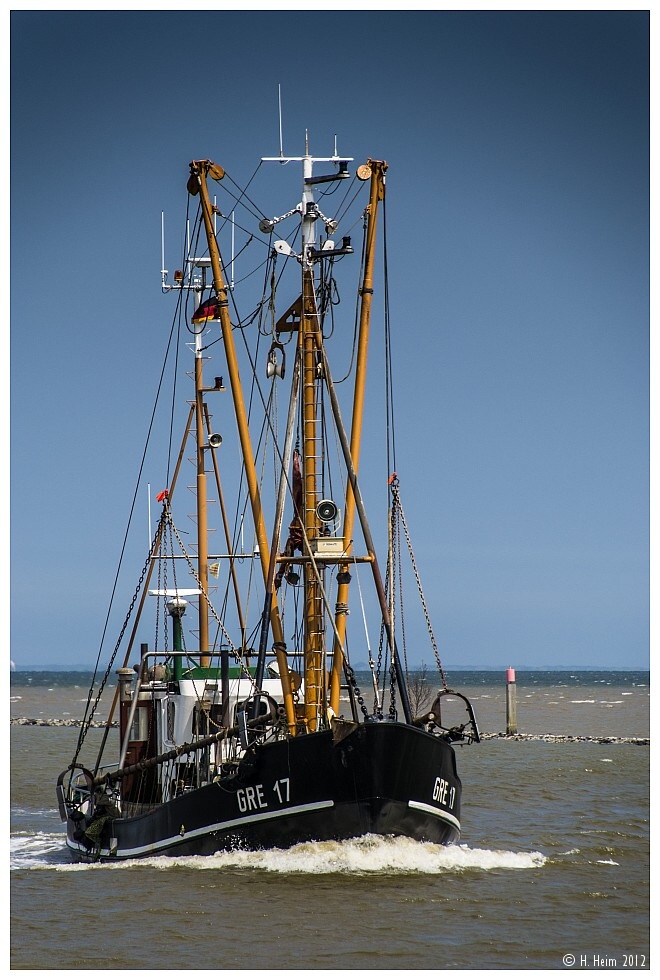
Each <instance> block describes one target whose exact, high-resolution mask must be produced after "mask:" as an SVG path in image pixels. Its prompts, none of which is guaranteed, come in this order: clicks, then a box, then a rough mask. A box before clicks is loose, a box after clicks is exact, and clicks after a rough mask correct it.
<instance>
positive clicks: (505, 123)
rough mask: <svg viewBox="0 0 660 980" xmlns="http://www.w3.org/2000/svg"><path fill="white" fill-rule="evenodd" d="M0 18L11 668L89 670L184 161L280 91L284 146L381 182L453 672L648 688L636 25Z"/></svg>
mask: <svg viewBox="0 0 660 980" xmlns="http://www.w3.org/2000/svg"><path fill="white" fill-rule="evenodd" d="M11 27H12V34H11V81H12V99H11V206H12V212H11V235H12V237H11V249H12V254H11V275H12V279H11V286H12V309H11V384H12V415H11V436H12V468H11V492H12V498H11V538H12V552H11V614H12V653H11V657H12V660H13V661H14V662H15V664H16V666H17V667H18V668H20V667H21V666H23V665H29V664H49V663H58V664H67V663H89V662H92V661H93V659H94V657H95V655H96V651H97V648H98V643H99V637H100V632H101V629H102V624H103V619H104V616H105V611H106V607H107V602H108V598H109V594H110V588H111V585H112V579H113V575H114V569H115V564H116V559H117V556H118V552H119V546H120V537H121V534H122V532H123V529H124V525H125V519H126V514H127V509H128V506H129V503H130V497H131V493H132V488H133V483H134V478H135V473H136V470H137V464H138V462H139V458H140V452H141V447H142V444H143V440H144V435H145V431H146V418H145V412H148V411H149V409H150V406H151V402H152V398H153V393H154V390H155V381H156V377H155V369H156V367H157V366H158V365H159V363H160V357H161V352H162V349H163V342H162V341H163V336H164V334H165V332H166V330H167V329H168V326H169V322H170V319H171V315H172V310H171V304H170V303H169V302H168V301H167V300H165V299H164V298H163V297H162V295H161V293H160V286H159V269H160V213H161V210H162V209H165V210H166V212H167V213H168V214H171V215H172V216H173V218H176V219H177V220H178V218H179V215H180V213H181V209H182V207H183V206H184V205H183V202H184V186H185V180H186V174H187V164H188V162H189V161H190V160H191V159H193V158H199V157H205V156H208V157H210V158H211V159H214V160H216V161H218V162H220V163H222V164H223V165H224V166H225V167H226V168H227V169H228V170H229V171H230V172H231V173H232V174H240V175H241V176H242V177H244V178H247V177H249V175H250V174H251V173H252V171H253V170H254V168H255V166H256V164H257V162H258V160H259V158H260V157H261V156H264V155H274V154H275V153H277V152H278V149H279V135H278V120H277V85H278V83H280V84H281V85H282V97H283V105H284V140H285V150H286V151H287V152H289V153H300V152H302V148H303V139H304V132H305V129H306V128H307V129H309V131H310V140H311V149H312V151H313V152H314V153H316V154H317V155H320V154H325V153H328V154H329V153H330V152H331V151H332V148H333V141H334V136H335V134H337V139H338V145H339V150H340V152H341V153H345V154H347V155H350V156H353V157H355V158H356V160H358V161H359V160H361V159H362V158H365V159H366V158H367V157H369V156H371V157H374V158H381V159H386V160H387V161H388V163H389V171H388V232H389V249H390V255H389V258H390V272H391V277H392V281H391V283H390V292H391V299H392V322H393V330H394V332H395V336H396V338H397V340H396V343H397V345H398V346H397V350H396V365H395V367H396V371H397V375H398V378H399V380H400V382H401V391H400V394H399V395H398V405H397V408H398V422H397V425H398V432H397V438H398V446H399V460H398V468H399V470H400V476H401V478H402V481H403V483H402V485H403V486H404V487H406V489H407V494H406V502H405V507H406V516H407V519H408V523H409V524H410V525H412V528H413V532H414V533H415V536H416V539H417V542H418V546H417V558H418V561H419V563H420V566H421V568H422V575H423V580H424V585H425V591H426V594H427V598H428V600H429V605H430V607H431V613H432V616H433V621H434V624H435V629H436V633H437V635H438V638H439V643H440V647H441V653H442V656H443V660H445V661H446V662H448V663H451V664H465V665H485V666H489V665H490V666H493V667H499V666H502V665H506V664H509V663H511V664H513V665H521V664H525V665H534V666H539V667H541V666H544V665H562V664H563V665H582V666H598V667H605V668H618V667H621V668H631V667H636V668H645V667H647V666H648V660H649V631H648V614H649V599H648V552H649V548H648V533H649V532H648V505H649V497H648V476H649V473H648V440H649V425H648V398H649V374H648V372H649V363H648V353H649V351H648V348H649V241H648V239H649V212H648V207H649V199H648V194H649V133H648V111H649V104H648V14H647V12H644V11H639V12H634V11H631V12H615V11H611V12H610V11H593V12H570V11H556V12H534V11H531V12H529V11H528V12H525V11H521V12H498V11H494V12H485V11H474V12H471V11H463V12H460V11H459V12H442V11H437V12H434V11H429V12H420V11H413V12H410V13H407V12H402V11H395V12H390V13H387V12H384V11H375V12H374V13H373V14H370V13H368V12H363V11H360V12H348V11H346V12H336V11H329V10H327V11H321V12H318V13H314V14H310V13H308V12H306V11H305V12H304V13H303V12H297V11H286V12H283V13H273V12H266V11H255V12H228V13H224V12H220V11H211V12H208V13H202V12H200V11H191V12H168V11H154V12H129V11H102V12H91V11H65V12H57V11H54V12H50V11H18V12H14V13H13V14H12V17H11ZM293 203H295V202H293ZM293 203H292V205H291V206H293ZM283 210H284V209H283ZM273 213H276V210H274V211H273ZM169 264H170V267H171V268H173V267H174V265H173V262H172V261H170V263H169ZM152 355H153V357H154V358H155V360H154V362H153V363H152V362H151V360H150V357H151V356H152ZM424 445H426V446H428V447H429V451H428V452H423V451H422V447H423V446H424ZM415 486H417V487H418V488H419V489H418V492H417V493H415V492H414V491H413V489H412V488H413V487H415ZM145 542H146V532H145Z"/></svg>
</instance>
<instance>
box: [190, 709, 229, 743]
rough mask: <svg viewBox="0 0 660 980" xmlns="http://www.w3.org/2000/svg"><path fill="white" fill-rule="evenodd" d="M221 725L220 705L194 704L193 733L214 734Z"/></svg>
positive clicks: (201, 734)
mask: <svg viewBox="0 0 660 980" xmlns="http://www.w3.org/2000/svg"><path fill="white" fill-rule="evenodd" d="M221 727H222V705H221V704H211V705H206V706H204V707H202V706H201V705H199V704H196V705H195V711H194V714H193V735H198V736H205V735H215V733H216V732H217V731H218V729H219V728H221Z"/></svg>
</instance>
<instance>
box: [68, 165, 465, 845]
mask: <svg viewBox="0 0 660 980" xmlns="http://www.w3.org/2000/svg"><path fill="white" fill-rule="evenodd" d="M274 164H278V165H280V167H281V165H283V164H295V165H296V166H297V168H298V167H299V168H300V169H301V170H302V196H301V197H300V199H299V202H298V203H296V204H294V206H293V207H290V209H289V210H288V211H286V212H285V213H284V214H282V215H281V216H280V217H269V216H268V213H264V212H263V211H262V210H261V209H260V208H259V207H257V205H255V204H254V203H253V201H252V197H253V196H254V194H253V192H252V190H250V194H249V195H248V189H247V188H241V187H240V185H239V184H237V183H235V182H234V181H233V179H232V178H230V177H229V175H228V174H225V171H224V169H223V168H222V167H221V166H219V165H218V164H215V163H213V162H211V161H210V160H206V159H203V160H195V161H193V162H192V163H191V164H190V172H189V176H188V180H187V192H188V195H189V196H188V206H189V209H190V215H191V217H187V218H186V224H185V229H184V231H183V232H182V241H184V245H183V246H182V252H183V257H182V261H181V268H180V270H178V271H177V272H176V273H175V274H174V276H173V280H172V281H170V279H169V272H168V271H167V270H166V269H165V268H164V265H165V260H164V257H163V263H162V264H163V268H162V270H161V280H162V282H161V285H162V291H163V293H165V294H166V295H173V296H175V297H176V299H177V309H176V313H175V316H174V322H173V325H172V330H171V333H170V337H169V339H168V344H167V350H166V354H165V359H166V366H167V361H168V358H169V361H170V362H172V375H173V382H172V388H173V390H175V389H176V390H178V389H179V388H180V387H181V382H180V381H179V382H178V387H177V379H176V371H177V366H178V363H179V355H178V350H179V346H181V347H183V346H184V345H187V346H188V348H189V349H190V351H191V354H192V357H191V362H192V363H191V365H190V368H189V369H188V370H189V372H190V374H189V376H192V379H193V383H192V385H191V386H190V388H189V390H188V392H187V395H188V414H187V420H186V421H185V422H184V424H183V439H182V442H181V446H180V451H179V454H178V457H177V456H176V455H174V454H173V453H172V451H171V446H172V441H171V440H170V443H169V446H170V449H169V450H168V452H169V455H168V458H167V459H166V460H165V462H164V468H163V474H164V477H163V485H162V488H159V490H158V493H154V495H153V497H154V501H153V503H154V505H155V506H156V505H157V506H156V510H157V512H158V513H159V518H158V523H157V526H156V527H155V531H154V533H153V535H152V536H151V539H150V545H149V548H148V553H147V554H146V557H145V560H144V563H143V565H142V568H141V571H140V573H139V575H138V577H137V585H136V587H135V589H134V591H133V593H132V596H131V599H130V602H129V604H128V612H127V613H126V616H125V619H124V621H123V625H122V627H121V630H120V632H119V637H118V639H117V642H116V644H115V646H114V650H113V652H112V654H111V656H109V657H108V661H107V665H106V666H105V667H101V658H100V656H99V661H98V664H97V671H96V675H95V682H94V684H93V686H92V688H91V689H90V695H89V700H88V704H87V708H86V711H85V716H84V718H83V719H82V723H81V726H80V729H79V736H78V740H77V744H76V747H75V752H74V755H73V759H72V761H71V764H70V765H69V766H68V768H67V769H66V770H65V771H64V772H63V773H61V775H60V776H59V778H58V780H57V798H58V803H59V810H60V815H61V817H62V820H63V821H65V822H66V843H67V846H68V848H69V849H70V851H71V852H72V853H73V855H74V856H75V857H76V858H77V859H80V860H86V861H121V860H126V859H134V858H142V857H147V856H155V855H171V856H177V855H193V854H194V855H209V854H212V853H214V852H217V851H220V850H228V849H235V848H247V849H253V848H271V847H278V848H283V847H288V846H291V845H294V844H297V843H300V842H306V841H324V840H346V839H351V838H356V837H361V836H364V835H367V834H377V835H401V836H406V837H409V838H413V839H415V840H419V841H431V842H436V843H440V844H443V843H451V842H454V841H457V840H458V839H459V837H460V826H461V825H460V803H461V782H460V779H459V776H458V773H457V768H456V758H455V746H456V744H468V743H470V742H472V741H478V740H479V733H478V729H477V724H476V720H475V717H474V712H473V710H472V707H471V705H470V703H469V700H468V699H467V698H466V697H465V696H463V695H462V694H459V693H458V692H456V691H453V690H451V688H450V687H449V686H448V683H447V680H446V677H445V673H444V670H443V667H442V664H441V661H440V657H439V654H438V649H437V644H436V642H435V638H434V636H433V630H432V628H431V624H430V619H429V615H428V610H427V605H426V602H425V599H424V594H423V591H422V588H421V577H420V575H419V570H418V568H417V565H416V563H415V558H414V553H413V550H412V545H411V543H410V535H409V532H408V526H407V524H406V520H405V515H404V511H403V506H402V501H401V496H402V490H401V482H400V477H399V476H397V474H396V472H395V470H394V467H393V465H392V464H393V460H394V446H393V431H394V426H393V424H392V415H391V413H392V405H393V401H392V397H391V386H392V383H393V380H392V371H391V363H390V361H389V354H388V353H387V352H386V354H385V364H386V369H385V372H384V374H385V393H384V407H383V409H382V410H381V411H380V412H378V413H377V415H379V416H380V418H379V419H378V420H377V421H379V422H380V423H382V425H381V429H382V430H384V431H385V436H384V437H383V455H384V457H385V459H384V462H383V464H382V470H381V471H380V472H379V471H378V468H377V467H376V465H375V464H374V463H373V462H372V459H371V455H373V453H370V458H369V460H368V463H367V462H364V461H363V463H362V465H361V456H362V457H363V458H364V457H365V455H366V453H364V452H362V439H361V435H362V430H363V417H364V415H365V405H366V404H367V402H369V404H376V399H375V398H374V397H373V396H372V395H371V394H369V397H367V356H368V353H369V346H370V345H369V334H370V324H371V318H372V308H373V306H374V298H375V297H377V298H378V302H379V305H380V306H381V307H382V309H383V310H384V319H385V323H386V329H385V331H384V336H385V338H386V341H387V342H389V318H388V315H387V311H388V298H387V294H386V285H385V286H383V285H381V286H380V287H379V286H378V285H377V283H376V275H375V268H376V256H377V254H379V250H378V249H377V244H376V240H377V235H376V232H377V227H378V223H379V212H380V211H381V209H383V208H384V205H385V185H386V179H385V176H386V171H387V164H386V163H385V162H384V161H379V160H368V161H367V162H366V163H364V164H362V165H360V166H358V167H357V168H354V167H353V160H352V159H350V158H347V157H340V156H339V155H338V154H337V152H336V147H335V152H334V154H332V155H331V156H327V157H313V156H312V155H311V154H310V153H309V152H308V148H307V147H306V151H305V154H304V155H302V156H300V157H285V156H284V155H283V154H280V156H279V157H273V158H263V159H262V161H261V163H260V164H259V168H262V167H266V168H267V167H270V168H271V173H272V172H273V169H272V168H273V165H274ZM259 168H258V169H259ZM299 172H300V170H298V173H299ZM280 173H284V170H283V168H282V169H281V170H280ZM288 173H290V169H289V170H288V171H287V175H288ZM212 187H213V188H214V191H213V194H214V196H213V197H212V190H211V188H212ZM298 193H300V190H299V185H298V190H297V191H296V197H297V196H298ZM218 194H220V195H223V194H224V197H222V199H221V200H219V199H218V198H217V197H216V196H215V195H218ZM295 200H296V198H294V201H295ZM225 201H227V202H229V204H226V203H224V202H225ZM288 203H289V204H291V203H292V202H291V201H289V202H288ZM195 209H196V212H197V213H196V216H195V217H194V218H193V217H192V212H193V210H195ZM330 210H331V214H329V215H326V213H325V212H326V211H330ZM270 213H272V212H270ZM384 223H385V222H384V221H382V219H381V224H384ZM356 226H357V227H359V228H361V232H362V243H361V245H360V248H359V250H356V249H354V246H353V245H352V239H351V236H350V235H349V230H352V228H353V227H356ZM342 228H346V229H348V230H347V231H346V232H344V231H340V230H341V229H342ZM283 232H288V234H286V236H285V234H284V233H283ZM339 232H340V233H341V237H339V235H338V233H339ZM240 236H243V244H241V242H240V240H239V246H240V247H237V244H236V238H237V237H239V239H240ZM221 247H222V252H221ZM251 253H254V258H250V257H249V256H250V255H251ZM381 254H382V255H383V256H384V257H385V258H386V254H387V253H386V249H381ZM163 255H164V248H163ZM239 258H240V269H241V272H242V273H243V274H242V275H241V276H239V275H238V273H237V271H236V270H237V269H238V266H239ZM344 270H345V271H347V272H349V273H352V277H353V279H354V281H355V285H354V287H353V292H352V297H353V300H354V302H353V303H352V304H349V305H351V309H350V311H349V313H348V316H347V317H346V318H345V319H344V320H342V319H341V318H340V316H339V305H340V304H339V298H340V291H339V285H338V281H339V273H340V272H342V271H344ZM249 273H254V274H253V275H250V274H249ZM257 276H258V280H257ZM239 280H241V281H242V282H243V283H244V284H245V285H246V288H247V290H248V299H247V303H248V306H247V307H246V308H240V307H239V298H238V293H239V287H238V282H239ZM255 281H258V283H259V287H258V289H256V292H255V293H253V294H252V295H251V296H250V294H249V289H250V288H253V287H250V283H254V282H255ZM383 282H384V283H385V284H386V282H387V278H386V268H385V269H384V274H383ZM342 288H343V287H342ZM347 295H351V294H348V293H347ZM172 338H175V340H173V339H172ZM173 346H175V347H176V351H177V354H176V356H173V355H172V348H173ZM332 347H334V348H336V350H337V356H338V359H339V361H340V364H341V372H342V378H341V380H339V379H338V376H336V375H335V374H333V371H332V367H331V361H330V349H331V348H332ZM216 355H219V358H218V360H219V363H220V367H219V368H218V369H217V373H216V374H215V375H214V377H213V380H212V381H211V382H210V383H208V382H207V381H206V380H205V378H204V367H205V362H206V361H207V360H209V359H210V358H211V357H212V356H214V357H215V356H216ZM287 362H288V363H287ZM164 370H165V369H164ZM285 386H286V387H285ZM347 392H348V394H347ZM349 412H350V426H349V427H347V426H346V425H345V423H344V416H345V415H348V413H349ZM171 414H172V413H171V411H170V408H169V406H168V418H169V416H170V415H171ZM182 421H183V420H182ZM221 431H222V433H223V435H220V432H221ZM369 431H370V432H371V433H373V431H374V430H373V428H370V430H369ZM234 435H235V438H236V444H237V450H236V451H234V450H233V449H231V448H230V446H229V443H230V440H233V437H234ZM373 443H374V440H373V437H372V438H371V439H370V446H369V448H370V450H371V449H372V448H373ZM176 445H178V443H177V442H175V443H174V448H175V449H176ZM187 453H188V455H189V456H190V459H188V457H187V455H186V454H187ZM191 464H192V466H191V477H190V481H191V482H190V486H189V489H191V490H192V492H193V494H192V495H193V499H194V501H195V508H194V510H195V514H194V520H193V528H194V532H193V535H192V537H193V539H194V540H195V545H194V546H190V545H189V544H188V543H187V542H188V541H190V539H191V535H188V537H186V533H185V532H184V530H183V528H182V521H183V520H184V519H185V520H186V521H187V517H186V516H185V511H186V508H187V506H189V503H188V501H189V499H190V494H188V501H186V500H184V499H181V502H180V503H179V498H182V497H183V496H185V494H184V495H182V494H180V493H177V484H178V483H179V482H183V480H185V476H183V475H182V471H183V470H185V467H186V466H190V465H191ZM367 465H368V473H366V474H365V468H366V467H367ZM193 472H194V474H195V477H194V481H193V479H192V473H193ZM363 476H368V483H369V486H370V487H371V488H373V487H374V486H376V487H377V488H381V489H380V495H381V497H382V498H383V500H385V499H387V504H386V506H384V507H383V511H384V514H383V516H382V518H381V524H382V527H383V529H384V533H383V537H384V538H385V542H384V547H383V549H382V550H383V552H384V555H381V556H379V555H378V553H377V549H376V545H375V542H374V538H373V536H372V530H371V526H370V523H369V521H368V519H367V507H366V504H365V499H364V496H363V491H362V483H363V479H362V477H363ZM180 478H181V479H180ZM184 490H185V488H184ZM158 508H160V509H159V510H158ZM213 523H216V524H217V525H218V527H217V528H214V527H212V526H211V525H212V524H213ZM404 538H405V545H403V546H402V540H403V539H404ZM406 545H407V551H408V555H407V556H406V558H407V560H409V563H410V567H411V568H412V573H408V575H409V580H411V581H413V580H414V585H415V589H414V591H416V593H417V595H416V597H415V598H416V599H417V600H418V607H419V610H420V616H421V621H422V623H423V625H424V626H425V628H426V629H425V630H420V631H419V632H418V633H416V634H414V635H415V637H416V639H415V648H414V649H412V648H411V646H410V642H411V641H410V639H408V637H410V636H412V635H413V632H412V630H411V627H410V625H409V623H410V620H409V619H408V618H407V617H408V614H407V613H406V618H405V620H404V613H403V608H404V607H403V601H402V590H403V580H404V577H405V576H404V574H403V573H402V571H401V569H402V559H403V557H404V554H403V553H404V552H405V551H406ZM381 562H383V565H382V567H383V568H384V573H383V571H381ZM370 596H372V597H373V598H370ZM351 605H352V608H351ZM188 607H192V609H193V610H194V613H193V615H191V614H190V612H187V610H188ZM350 612H353V616H352V619H351V629H349V625H348V617H349V613H350ZM148 621H150V622H151V625H150V626H147V625H146V623H147V622H148ZM189 623H190V625H188V624H189ZM424 632H426V634H427V635H428V639H426V638H425V639H424V649H422V644H421V641H420V640H419V639H418V638H417V637H418V636H419V635H420V634H424ZM372 635H373V636H374V637H376V636H377V638H378V643H377V650H376V649H372V644H371V636H372ZM138 644H139V654H138V652H137V645H138ZM427 649H430V650H432V651H433V656H434V657H435V661H436V666H437V670H438V682H437V685H436V686H434V688H433V693H432V696H431V698H430V699H429V700H428V702H427V704H426V706H425V708H424V706H422V705H420V704H419V703H415V699H414V698H411V694H410V691H411V683H410V682H411V677H412V670H410V669H409V666H408V665H409V663H419V662H420V660H423V659H424V656H425V650H427ZM358 664H359V665H360V670H359V671H358V670H357V666H354V665H358ZM358 674H359V677H358ZM111 681H114V682H115V684H114V685H113V684H112V683H111ZM360 685H362V686H360ZM113 686H114V690H113ZM436 687H437V690H436ZM103 697H105V700H104V702H103V703H104V704H106V701H107V700H109V699H111V704H110V706H109V709H107V710H106V711H104V720H102V723H101V724H99V720H98V719H97V715H98V714H99V713H100V707H99V705H100V703H101V699H102V698H103ZM417 700H418V699H417ZM458 709H460V711H459V710H458ZM92 729H96V737H91V738H90V731H92ZM99 732H100V737H98V736H99Z"/></svg>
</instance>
